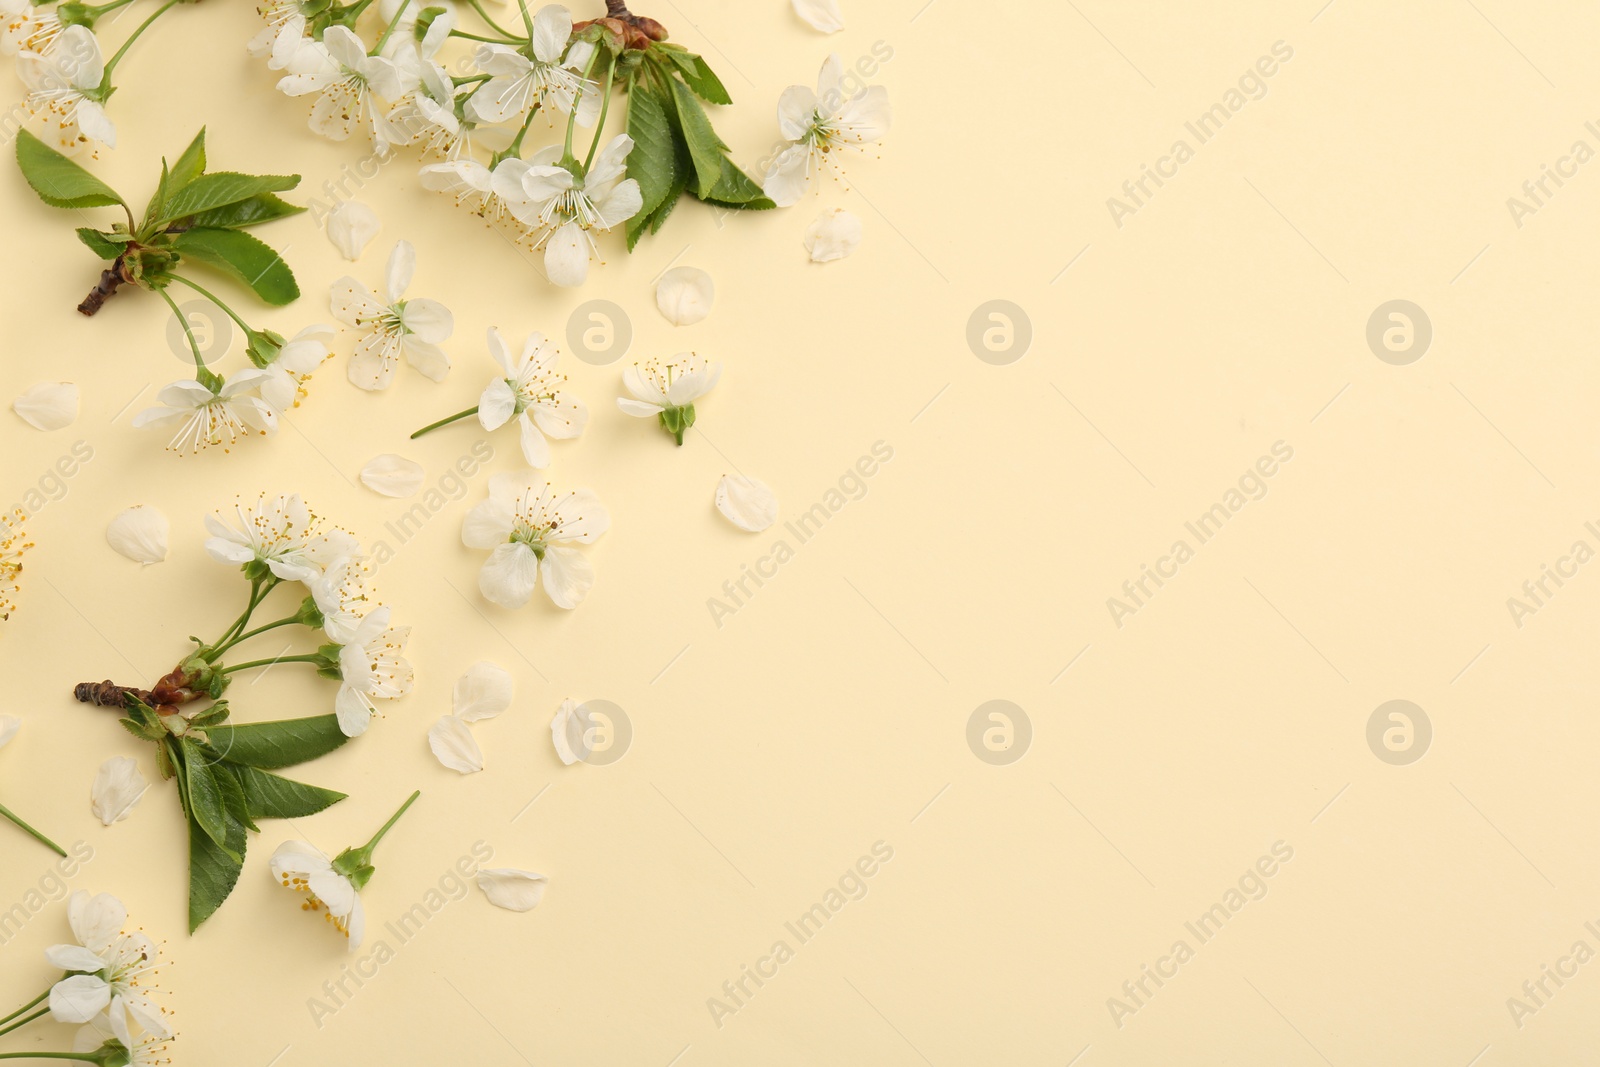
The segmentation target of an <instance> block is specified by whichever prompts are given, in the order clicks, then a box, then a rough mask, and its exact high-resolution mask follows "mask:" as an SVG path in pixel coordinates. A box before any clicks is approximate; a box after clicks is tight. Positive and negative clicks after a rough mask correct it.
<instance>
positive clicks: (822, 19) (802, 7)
mask: <svg viewBox="0 0 1600 1067" xmlns="http://www.w3.org/2000/svg"><path fill="white" fill-rule="evenodd" d="M792 2H793V4H794V13H795V14H796V15H799V16H800V18H801V20H802V21H803V22H805V24H806V25H808V26H810V27H811V28H812V29H814V30H819V31H821V32H822V33H838V32H839V31H840V30H842V29H844V15H842V14H841V13H840V12H839V0H792Z"/></svg>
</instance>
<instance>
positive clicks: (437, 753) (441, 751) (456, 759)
mask: <svg viewBox="0 0 1600 1067" xmlns="http://www.w3.org/2000/svg"><path fill="white" fill-rule="evenodd" d="M428 747H429V748H431V749H433V754H434V757H435V758H436V759H438V761H439V762H440V763H442V764H444V765H445V766H446V767H448V768H450V769H451V770H452V771H458V772H460V773H461V774H476V773H477V772H478V771H481V770H483V750H482V749H480V748H479V747H478V742H477V741H476V740H475V739H474V738H473V736H472V730H471V729H469V728H468V727H467V724H466V723H465V722H463V721H462V720H460V719H458V718H456V717H455V716H454V715H446V716H443V717H442V718H441V719H440V720H439V721H438V722H436V723H434V724H433V729H431V730H429V731H428Z"/></svg>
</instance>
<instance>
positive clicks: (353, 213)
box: [328, 200, 383, 263]
mask: <svg viewBox="0 0 1600 1067" xmlns="http://www.w3.org/2000/svg"><path fill="white" fill-rule="evenodd" d="M382 228H383V226H382V224H381V223H379V222H378V213H377V212H376V211H373V210H372V209H371V208H370V207H368V206H367V205H365V204H363V203H361V202H360V201H359V200H346V201H344V202H343V203H341V204H340V205H339V206H338V207H336V208H334V209H333V211H332V212H331V213H329V215H328V240H330V241H332V242H333V247H335V248H337V249H338V250H339V254H340V255H342V256H343V257H344V258H345V259H348V260H349V261H350V262H352V263H354V262H355V261H356V260H358V259H360V258H361V251H362V249H364V248H366V247H367V245H368V244H369V243H370V242H371V241H372V239H373V238H374V237H376V236H378V231H379V230H381V229H382Z"/></svg>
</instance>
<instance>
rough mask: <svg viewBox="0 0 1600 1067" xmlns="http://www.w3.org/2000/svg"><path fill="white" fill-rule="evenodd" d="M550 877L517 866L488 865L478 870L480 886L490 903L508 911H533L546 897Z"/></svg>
mask: <svg viewBox="0 0 1600 1067" xmlns="http://www.w3.org/2000/svg"><path fill="white" fill-rule="evenodd" d="M549 881H550V879H548V878H546V877H545V876H544V875H542V874H535V873H534V872H533V871H519V870H517V869H516V868H515V867H486V868H484V869H483V870H481V871H479V872H478V888H479V889H482V890H483V895H484V896H486V897H488V898H489V903H491V904H493V905H494V906H495V907H497V908H505V909H506V910H507V911H532V910H533V909H534V908H535V907H537V906H538V904H539V901H540V900H541V899H542V898H543V897H544V887H545V886H546V885H547V884H548V883H549Z"/></svg>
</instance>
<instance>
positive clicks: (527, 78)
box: [466, 4, 600, 126]
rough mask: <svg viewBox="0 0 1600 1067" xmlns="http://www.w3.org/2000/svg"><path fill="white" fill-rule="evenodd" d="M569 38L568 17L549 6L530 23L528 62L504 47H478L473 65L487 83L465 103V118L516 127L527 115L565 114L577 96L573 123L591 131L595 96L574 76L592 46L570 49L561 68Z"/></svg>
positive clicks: (597, 95)
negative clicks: (555, 110)
mask: <svg viewBox="0 0 1600 1067" xmlns="http://www.w3.org/2000/svg"><path fill="white" fill-rule="evenodd" d="M571 37H572V13H571V12H570V11H568V10H567V9H566V8H564V7H562V6H561V5H559V4H550V5H548V6H546V7H542V8H540V9H539V12H538V14H536V15H535V16H534V17H533V58H532V59H529V58H528V57H527V56H526V55H524V54H523V53H521V52H519V51H517V50H516V49H515V48H513V47H511V46H509V45H502V44H483V45H479V46H478V50H477V53H476V54H475V55H474V56H473V62H474V64H475V65H476V66H477V68H478V69H479V70H480V71H482V72H483V73H485V74H488V75H490V78H489V80H488V81H486V82H485V83H484V84H483V85H481V86H479V87H478V88H477V90H476V91H475V92H473V94H472V95H471V96H470V97H468V98H467V103H466V113H467V117H468V118H470V119H473V120H474V121H477V122H486V123H499V122H512V123H520V122H521V121H522V120H523V119H524V118H525V117H526V116H527V114H528V111H529V110H530V109H532V108H535V107H537V108H545V107H548V106H550V105H552V104H553V105H555V107H557V108H558V109H560V110H561V112H562V113H564V114H565V113H570V112H571V111H572V101H573V98H574V97H576V96H578V93H579V92H580V90H581V91H582V94H583V95H582V97H581V98H579V100H578V122H579V123H580V124H581V125H584V126H593V125H594V122H595V119H596V118H598V117H599V113H600V91H599V89H598V87H597V86H595V85H594V83H593V82H585V81H584V80H583V76H582V74H580V73H579V71H581V70H582V69H583V67H584V66H585V65H586V64H587V63H588V61H589V59H590V57H591V56H592V55H593V46H591V45H589V44H587V43H585V42H579V45H580V46H581V47H578V46H575V47H574V48H573V50H572V54H571V55H569V56H568V57H567V60H566V64H565V65H563V64H562V60H561V56H562V53H563V52H566V51H567V42H568V40H569V39H570V38H571ZM573 68H576V70H574V69H573Z"/></svg>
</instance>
